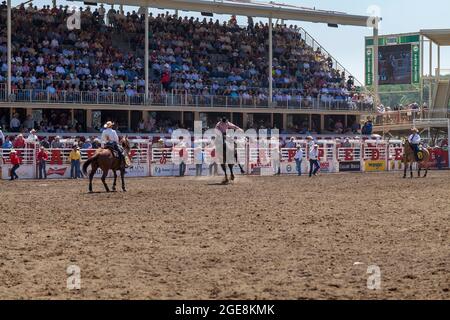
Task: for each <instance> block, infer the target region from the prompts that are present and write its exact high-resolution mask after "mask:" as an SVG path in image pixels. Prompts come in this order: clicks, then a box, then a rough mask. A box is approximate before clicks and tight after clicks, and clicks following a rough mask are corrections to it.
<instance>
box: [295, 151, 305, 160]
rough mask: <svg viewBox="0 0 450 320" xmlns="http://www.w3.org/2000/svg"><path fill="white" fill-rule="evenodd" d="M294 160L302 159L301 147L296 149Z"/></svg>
mask: <svg viewBox="0 0 450 320" xmlns="http://www.w3.org/2000/svg"><path fill="white" fill-rule="evenodd" d="M294 159H295V160H302V159H303V150H302V148H300V149H298V150H297V152H296V153H295V156H294Z"/></svg>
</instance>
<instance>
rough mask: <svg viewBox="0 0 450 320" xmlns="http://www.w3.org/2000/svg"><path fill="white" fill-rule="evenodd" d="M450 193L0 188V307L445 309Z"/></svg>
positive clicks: (395, 186)
mask: <svg viewBox="0 0 450 320" xmlns="http://www.w3.org/2000/svg"><path fill="white" fill-rule="evenodd" d="M449 180H450V172H431V173H430V176H429V177H428V178H427V179H417V178H415V179H413V180H411V179H406V180H403V179H401V173H398V174H387V173H386V174H340V175H322V176H320V177H318V178H316V179H309V178H307V177H301V178H297V177H240V178H238V180H237V181H236V182H235V183H234V185H228V186H221V185H218V182H220V178H214V179H207V178H203V179H195V178H189V177H186V178H182V179H180V178H146V179H128V181H127V182H128V190H129V192H128V193H122V192H118V193H111V194H106V193H94V194H88V193H87V192H86V191H87V182H86V181H85V180H82V181H69V180H66V181H17V182H9V181H3V182H0V190H1V191H0V195H1V202H0V241H1V248H0V298H2V299H10V298H12V299H16V298H25V299H29V298H31V299H60V298H62V299H110V298H112V299H254V298H257V299H359V298H364V299H379V298H383V299H393V298H400V299H417V298H418V299H434V298H436V299H450V232H449V230H450V183H449ZM94 188H95V189H96V191H102V192H103V188H102V186H101V183H100V181H99V180H96V182H95V186H94ZM220 208H225V209H220ZM355 263H356V264H355ZM69 265H77V266H79V267H80V269H81V290H69V289H67V287H66V282H67V277H68V275H67V273H66V269H67V267H68V266H69ZM369 265H377V266H378V267H379V268H380V271H381V289H379V290H369V289H368V288H367V279H368V277H369V276H370V274H368V273H367V268H368V266H369Z"/></svg>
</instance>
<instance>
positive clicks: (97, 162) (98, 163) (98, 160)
mask: <svg viewBox="0 0 450 320" xmlns="http://www.w3.org/2000/svg"><path fill="white" fill-rule="evenodd" d="M121 145H122V148H123V149H124V153H125V157H128V153H129V152H130V143H129V142H128V139H127V138H123V139H122V141H121ZM89 166H91V172H90V174H89V192H92V180H93V179H94V175H95V173H96V172H97V169H98V168H100V169H102V172H103V175H102V182H103V185H104V186H105V189H106V192H110V190H109V188H108V185H107V184H106V177H107V176H108V172H109V170H112V171H113V173H114V183H113V187H112V190H113V191H116V183H117V171H120V177H121V179H122V190H123V191H124V192H126V191H127V190H126V189H125V160H124V159H122V160H119V159H117V158H116V157H114V154H113V152H112V151H111V150H110V149H109V148H102V149H98V150H97V152H96V153H95V154H94V156H92V157H91V158H90V159H88V160H87V161H86V162H85V163H84V164H83V173H84V174H85V175H87V168H88V167H89Z"/></svg>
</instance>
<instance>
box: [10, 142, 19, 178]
mask: <svg viewBox="0 0 450 320" xmlns="http://www.w3.org/2000/svg"><path fill="white" fill-rule="evenodd" d="M9 160H10V161H11V164H12V165H13V166H12V168H11V181H12V180H14V179H19V176H18V175H17V173H16V171H17V169H19V167H20V165H21V163H22V160H21V159H20V158H19V156H18V155H17V151H16V150H14V149H12V150H11V152H10V153H9Z"/></svg>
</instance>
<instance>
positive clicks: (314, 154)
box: [309, 148, 319, 160]
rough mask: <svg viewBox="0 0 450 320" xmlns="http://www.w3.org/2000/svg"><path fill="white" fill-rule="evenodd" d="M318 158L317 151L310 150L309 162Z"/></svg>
mask: <svg viewBox="0 0 450 320" xmlns="http://www.w3.org/2000/svg"><path fill="white" fill-rule="evenodd" d="M318 158H319V150H317V149H315V148H312V149H311V150H310V151H309V159H310V160H317V159H318Z"/></svg>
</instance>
